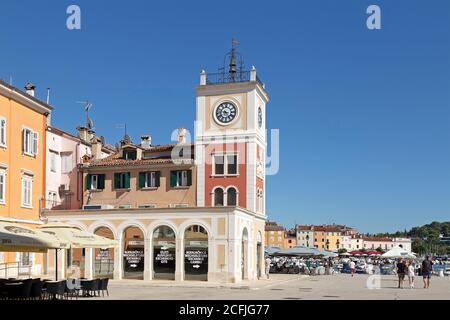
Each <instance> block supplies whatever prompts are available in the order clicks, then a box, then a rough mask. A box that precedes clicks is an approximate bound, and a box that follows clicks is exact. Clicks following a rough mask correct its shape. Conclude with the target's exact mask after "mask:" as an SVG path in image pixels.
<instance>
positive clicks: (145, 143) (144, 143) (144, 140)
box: [141, 136, 152, 149]
mask: <svg viewBox="0 0 450 320" xmlns="http://www.w3.org/2000/svg"><path fill="white" fill-rule="evenodd" d="M151 145H152V138H151V137H150V136H142V137H141V147H142V148H144V149H149V148H150V146H151Z"/></svg>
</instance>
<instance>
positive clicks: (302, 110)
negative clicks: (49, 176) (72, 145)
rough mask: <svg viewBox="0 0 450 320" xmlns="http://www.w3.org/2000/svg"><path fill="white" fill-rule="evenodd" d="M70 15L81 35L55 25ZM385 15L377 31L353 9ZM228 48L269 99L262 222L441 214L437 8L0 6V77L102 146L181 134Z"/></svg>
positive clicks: (368, 221)
mask: <svg viewBox="0 0 450 320" xmlns="http://www.w3.org/2000/svg"><path fill="white" fill-rule="evenodd" d="M70 4H78V5H79V6H80V7H81V10H82V30H81V31H69V30H67V29H66V27H65V25H66V17H67V15H66V8H67V6H68V5H70ZM370 4H378V5H379V6H380V7H381V9H382V30H379V31H369V30H368V29H367V28H366V18H367V14H366V8H367V7H368V6H369V5H370ZM232 37H236V38H238V39H239V40H240V41H241V46H240V51H241V52H242V53H243V54H244V56H245V58H246V63H247V65H255V66H256V67H257V69H258V72H259V75H260V77H261V78H262V79H263V81H264V82H265V83H266V87H267V90H268V91H269V93H270V95H271V99H272V100H271V102H270V105H269V109H268V127H269V128H279V129H280V135H281V160H280V161H281V167H280V172H279V174H278V175H276V176H273V177H269V178H268V180H267V205H268V214H269V217H270V218H271V219H276V220H278V221H279V222H281V223H283V224H285V225H287V226H290V225H293V224H294V223H295V222H297V223H332V222H336V223H345V224H348V225H351V226H355V227H357V228H359V229H361V231H364V232H379V231H395V230H398V229H401V230H402V229H404V228H409V227H411V226H414V225H419V224H423V223H427V222H431V221H432V220H449V217H450V90H449V89H450V2H449V1H448V0H440V1H439V0H430V1H411V0H396V1H392V0H389V1H384V0H371V1H365V0H355V1H349V0H348V1H344V0H342V1H333V0H330V1H325V0H310V1H299V0H296V1H278V2H277V1H242V0H241V1H234V0H227V1H220V2H219V1H211V0H209V1H193V0H191V1H187V0H183V1H147V0H145V1H144V0H141V1H133V0H130V1H100V0H97V1H87V0H75V1H73V2H69V1H62V0H60V1H50V0H45V1H2V4H1V6H0V77H1V78H3V79H6V80H8V79H9V77H10V76H12V77H13V84H14V85H16V86H19V87H22V86H23V85H24V84H25V83H26V82H28V81H31V82H33V83H35V84H36V85H37V86H38V88H37V95H38V97H41V98H45V88H46V87H51V88H52V98H51V100H52V101H51V102H52V104H53V105H54V107H55V112H54V116H53V124H54V125H56V126H57V127H60V128H62V129H65V130H68V131H72V132H73V131H74V128H75V127H76V126H77V125H78V124H80V123H81V122H82V121H83V117H84V115H83V111H82V108H81V106H80V105H78V104H76V101H79V100H85V99H89V100H91V101H93V103H94V109H93V115H92V116H93V119H94V122H95V127H96V130H97V132H98V133H99V134H102V135H104V136H106V139H107V141H108V142H109V143H112V144H114V143H115V142H117V141H118V140H119V139H120V137H121V136H122V135H123V130H120V129H117V128H116V125H117V124H119V123H124V122H126V123H128V127H129V132H130V134H131V136H132V137H133V138H134V139H135V140H137V139H138V138H139V136H140V135H142V134H147V133H148V134H151V135H152V136H153V141H154V143H167V142H170V133H171V131H172V130H173V129H175V128H177V127H180V126H185V127H188V128H191V127H192V122H193V119H194V107H195V99H194V98H195V91H194V89H195V86H196V85H197V83H198V74H199V71H200V70H201V69H202V68H205V69H207V70H208V71H215V70H216V69H217V67H218V66H219V65H220V64H221V63H222V61H223V56H224V54H225V52H226V51H227V50H228V49H229V46H230V39H231V38H232Z"/></svg>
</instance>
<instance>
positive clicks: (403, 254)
mask: <svg viewBox="0 0 450 320" xmlns="http://www.w3.org/2000/svg"><path fill="white" fill-rule="evenodd" d="M381 257H382V258H391V259H396V258H405V259H414V258H416V256H415V255H414V254H413V253H411V252H408V251H406V250H405V249H403V248H401V247H395V248H393V249H391V250H389V251H388V252H386V253H383V254H382V255H381Z"/></svg>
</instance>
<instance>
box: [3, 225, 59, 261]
mask: <svg viewBox="0 0 450 320" xmlns="http://www.w3.org/2000/svg"><path fill="white" fill-rule="evenodd" d="M66 247H67V243H66V242H65V241H61V240H60V239H58V238H56V237H54V236H52V235H49V234H46V233H44V232H41V231H39V230H34V229H31V228H28V227H25V226H23V225H21V224H19V223H18V222H17V221H15V220H13V219H10V218H4V217H0V251H3V252H39V253H45V252H47V250H48V249H57V248H66Z"/></svg>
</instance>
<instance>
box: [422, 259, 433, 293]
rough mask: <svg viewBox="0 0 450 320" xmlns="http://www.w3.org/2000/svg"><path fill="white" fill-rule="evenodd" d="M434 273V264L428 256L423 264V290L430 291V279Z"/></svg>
mask: <svg viewBox="0 0 450 320" xmlns="http://www.w3.org/2000/svg"><path fill="white" fill-rule="evenodd" d="M432 273H433V262H431V260H430V257H429V256H426V257H425V260H423V262H422V276H423V288H424V289H428V288H429V287H430V279H431V275H432Z"/></svg>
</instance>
